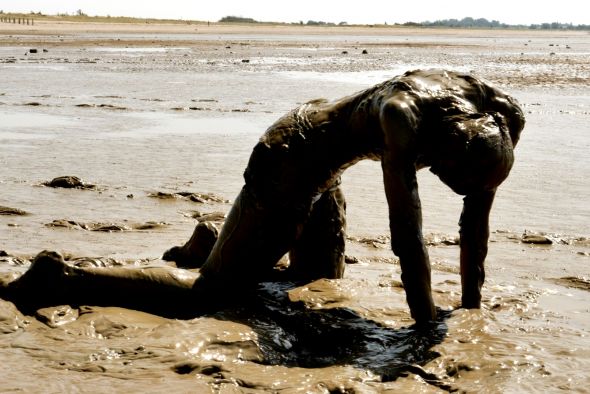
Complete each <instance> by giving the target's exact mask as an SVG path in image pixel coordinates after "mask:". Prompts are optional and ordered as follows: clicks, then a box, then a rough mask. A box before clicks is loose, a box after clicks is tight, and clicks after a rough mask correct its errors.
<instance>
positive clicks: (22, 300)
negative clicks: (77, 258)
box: [2, 250, 70, 308]
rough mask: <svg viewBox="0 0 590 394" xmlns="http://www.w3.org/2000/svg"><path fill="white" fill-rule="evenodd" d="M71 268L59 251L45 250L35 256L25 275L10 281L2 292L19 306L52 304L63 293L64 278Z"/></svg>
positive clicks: (35, 306) (29, 306)
mask: <svg viewBox="0 0 590 394" xmlns="http://www.w3.org/2000/svg"><path fill="white" fill-rule="evenodd" d="M69 269H70V267H68V265H67V264H66V263H65V262H64V260H63V257H62V256H61V255H60V254H59V253H57V252H53V251H48V250H44V251H43V252H41V253H39V254H38V255H37V256H35V258H34V259H33V262H32V263H31V267H30V268H29V269H28V270H27V271H26V272H25V273H24V274H23V275H22V276H21V277H19V278H18V279H16V280H14V281H12V282H10V283H8V284H7V285H6V287H4V288H3V289H2V290H3V291H2V292H3V293H4V297H5V298H6V299H7V300H9V301H13V302H14V303H15V304H17V306H21V305H22V306H23V307H27V308H37V307H41V306H44V305H46V304H48V303H49V304H51V303H52V302H53V301H54V300H57V299H58V298H59V295H60V294H61V293H62V289H63V283H62V282H63V281H62V278H63V277H64V275H65V274H66V272H67V271H68V270H69Z"/></svg>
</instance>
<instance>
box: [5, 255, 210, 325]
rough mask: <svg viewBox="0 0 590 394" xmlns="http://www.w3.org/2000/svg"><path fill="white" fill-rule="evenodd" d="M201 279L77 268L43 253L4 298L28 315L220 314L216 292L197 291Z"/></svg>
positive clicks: (160, 271)
mask: <svg viewBox="0 0 590 394" xmlns="http://www.w3.org/2000/svg"><path fill="white" fill-rule="evenodd" d="M198 277H199V274H196V273H193V272H191V271H186V270H182V269H176V268H171V267H141V268H137V267H129V268H123V267H110V268H79V267H73V266H70V265H68V264H67V263H66V262H65V261H64V260H63V258H62V256H61V255H60V254H59V253H56V252H49V251H43V252H41V253H39V254H38V255H37V256H36V257H35V259H34V260H33V262H32V264H31V267H30V268H29V270H28V271H26V272H25V273H24V274H23V275H22V276H21V277H19V278H18V279H16V280H14V281H12V282H9V283H4V284H2V285H0V297H1V298H3V299H6V300H9V301H12V302H14V304H15V305H17V307H18V308H19V309H21V310H22V311H23V312H25V313H30V312H34V311H35V310H36V309H39V308H43V307H47V306H55V305H66V304H67V305H73V306H79V305H97V306H119V307H126V308H130V309H136V310H141V311H145V312H151V313H156V314H159V315H162V316H169V317H195V316H198V315H199V314H202V313H205V312H210V311H214V310H215V309H216V308H219V305H220V303H217V302H215V301H217V300H221V298H220V297H216V294H215V292H210V291H209V290H210V289H206V288H204V287H201V288H199V289H198V291H196V290H195V289H194V287H193V285H194V283H195V280H196V279H197V278H198Z"/></svg>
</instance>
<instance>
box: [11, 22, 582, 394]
mask: <svg viewBox="0 0 590 394" xmlns="http://www.w3.org/2000/svg"><path fill="white" fill-rule="evenodd" d="M10 27H11V28H13V26H10ZM140 27H141V26H140ZM140 27H137V26H133V27H127V28H125V29H123V28H121V27H113V26H108V25H107V26H104V25H100V26H89V27H85V28H79V27H71V26H59V25H56V26H50V25H40V26H36V27H35V28H36V29H38V30H26V29H27V28H25V27H24V26H23V27H22V28H20V30H13V31H3V30H0V32H2V33H3V35H2V36H0V142H1V143H0V229H1V230H0V250H1V251H2V253H1V254H0V272H1V273H2V275H3V277H4V278H5V280H9V279H10V278H11V277H14V276H15V275H19V274H20V273H22V272H23V271H25V270H26V269H27V267H28V264H29V263H30V259H31V258H32V257H33V256H34V255H35V254H37V253H38V252H40V251H41V250H43V249H50V250H57V251H59V252H60V253H61V254H62V255H64V256H65V257H66V259H67V261H68V262H69V263H70V264H72V265H82V266H112V265H117V266H132V267H138V266H139V267H141V266H152V265H160V266H161V265H164V264H166V263H165V262H164V261H162V260H160V257H161V256H162V254H163V252H164V251H165V250H166V249H168V248H170V247H171V246H173V245H180V244H182V243H183V242H184V241H186V240H187V239H188V237H190V234H191V233H192V230H193V228H194V226H195V225H196V223H197V220H199V218H200V220H206V218H207V217H209V218H215V220H216V221H221V220H222V219H223V213H225V212H227V210H228V209H229V207H230V203H231V200H233V198H234V197H235V195H236V194H237V193H238V191H239V189H240V187H241V184H242V182H243V181H242V171H243V169H244V167H245V165H246V162H247V160H248V157H249V154H250V150H251V148H252V147H253V145H254V144H255V143H256V141H257V139H258V137H259V136H260V134H262V132H263V131H264V130H265V129H266V128H267V127H268V126H269V125H270V124H271V123H272V122H273V121H274V120H275V119H276V118H278V117H279V116H281V115H282V114H283V113H285V112H286V111H288V110H290V109H291V108H293V107H295V106H297V105H298V104H300V103H303V102H305V101H308V100H310V99H314V98H318V97H324V98H328V99H331V98H338V97H341V96H344V95H347V94H351V93H353V92H356V91H358V90H361V89H363V88H365V87H367V86H369V85H372V84H374V83H377V82H380V81H382V80H385V79H387V78H390V77H393V76H395V75H397V74H399V73H402V72H404V71H406V70H408V69H413V68H425V67H444V68H451V69H455V70H462V71H469V72H473V73H475V74H477V75H479V76H481V77H484V78H486V79H488V80H490V81H492V82H494V83H496V84H499V85H500V86H502V87H503V88H504V89H506V90H508V91H509V92H510V93H511V94H513V95H514V96H515V97H517V98H518V99H519V101H520V102H521V104H522V105H523V107H524V109H525V110H526V116H527V126H526V128H525V130H524V132H523V135H522V139H521V141H520V143H519V146H518V147H517V152H516V153H517V163H516V165H515V167H514V169H513V171H512V174H511V175H510V177H509V179H508V180H507V181H506V183H505V184H504V185H503V186H502V187H501V189H500V191H499V194H498V198H497V201H496V203H495V207H494V209H493V211H492V225H491V227H492V230H493V234H492V242H491V243H490V254H489V257H488V260H487V267H488V277H487V282H486V286H485V287H484V292H483V294H484V307H483V309H482V310H481V311H467V310H462V309H456V310H455V309H454V307H456V305H458V303H459V300H460V283H459V275H458V251H459V250H458V247H457V245H456V242H455V237H456V236H457V229H458V226H457V221H458V218H459V214H460V209H461V199H460V197H458V196H455V195H454V194H453V193H452V192H451V191H450V190H447V189H446V187H445V186H444V185H442V184H441V183H440V182H439V181H438V180H437V179H436V178H435V177H434V176H432V175H431V174H429V173H427V172H424V173H423V174H421V175H420V179H419V182H420V193H421V197H422V200H423V205H424V211H425V212H424V220H425V232H426V233H427V238H428V240H429V244H430V253H431V257H432V262H433V274H434V284H433V287H434V289H435V294H434V295H435V300H436V302H437V305H438V306H439V307H441V308H442V309H443V310H444V311H446V312H445V313H442V314H441V315H442V316H441V319H440V321H439V322H438V324H437V325H436V326H433V327H432V328H431V329H430V330H429V331H427V332H419V331H416V330H414V329H413V328H411V327H410V325H411V323H412V320H411V319H410V317H409V314H408V310H407V306H406V304H405V300H404V294H403V289H402V288H401V287H400V282H399V265H398V264H397V260H396V259H395V257H394V256H393V254H392V253H391V251H390V250H389V246H388V236H387V233H388V224H387V207H386V203H385V197H384V193H383V188H382V185H381V183H382V181H381V172H380V168H379V165H378V163H372V162H364V163H360V164H358V165H356V166H355V167H353V168H351V169H350V170H348V171H347V172H346V174H345V177H344V179H343V187H344V192H345V193H346V197H347V201H348V218H349V220H348V224H349V229H348V233H349V235H350V237H349V242H348V245H347V250H348V255H349V256H350V257H352V259H350V261H351V262H356V264H349V265H348V266H347V271H346V274H345V279H343V280H339V281H328V280H322V281H317V282H314V283H311V284H309V285H307V286H302V287H297V288H289V287H288V286H285V285H278V284H270V283H269V284H265V285H264V286H262V287H261V289H260V292H259V295H258V296H259V298H260V300H261V302H260V303H259V304H258V306H257V307H255V308H249V309H237V310H236V309H232V310H224V311H220V312H218V313H216V314H212V315H209V316H206V317H198V318H195V319H192V320H173V319H165V318H162V317H159V316H155V315H149V314H145V313H139V312H134V311H130V310H127V309H122V308H115V307H113V308H98V307H92V306H89V307H80V308H71V307H68V306H60V307H56V308H47V309H44V310H39V311H37V312H36V313H34V314H32V315H28V316H26V315H23V314H22V313H20V312H19V311H17V310H16V309H15V308H14V306H13V305H12V304H11V303H9V302H6V301H2V300H0V333H1V334H0V354H1V357H2V363H1V365H0V373H1V374H2V376H3V379H2V382H0V391H11V390H15V391H16V390H21V391H27V392H57V391H60V392H62V391H83V392H88V391H92V392H101V391H104V392H107V391H108V392H112V391H113V390H115V391H123V390H133V391H139V390H141V391H146V392H159V391H164V390H166V391H168V390H175V391H178V392H207V391H213V392H318V393H323V392H387V391H392V392H393V391H397V392H414V391H419V392H438V391H455V390H458V391H465V392H503V393H504V392H523V391H524V392H543V393H545V392H555V391H558V390H568V391H579V392H585V391H586V390H587V387H588V383H590V380H589V378H588V376H587V372H586V371H587V370H588V369H590V351H589V350H588V349H589V348H590V340H589V339H588V335H589V334H590V323H589V321H590V320H589V317H590V310H589V307H588V305H589V303H588V301H590V293H589V290H590V280H589V274H588V263H589V261H590V260H589V258H590V257H589V256H590V240H589V239H588V237H590V208H589V206H588V203H587V202H588V195H589V189H588V184H587V179H589V178H590V156H589V155H588V151H589V149H590V138H589V134H588V133H589V131H590V130H589V129H588V122H589V120H590V94H589V93H588V85H589V83H590V61H589V60H588V59H590V57H589V56H588V55H589V54H590V35H588V34H587V33H582V32H532V31H504V30H498V31H487V30H477V31H464V30H441V31H438V30H412V29H393V28H392V29H374V30H371V29H368V28H366V29H354V28H350V29H347V28H342V29H314V30H307V29H291V30H287V29H284V28H277V29H275V30H273V29H270V28H260V29H259V30H257V29H252V28H240V27H219V26H211V27H209V28H208V27H207V26H191V27H184V28H177V27H175V28H169V27H166V26H159V27H156V26H151V27H146V26H143V27H141V28H140ZM4 28H5V26H0V29H4ZM15 29H16V28H15ZM31 29H32V28H31ZM208 29H209V30H208ZM32 48H35V49H38V50H37V53H31V51H30V49H32ZM65 175H69V176H76V177H78V178H79V180H80V181H81V182H82V185H84V184H86V185H92V186H93V187H68V188H64V187H50V186H48V184H47V183H48V182H49V181H51V180H53V179H54V178H56V177H59V176H65ZM209 214H211V215H209ZM208 215H209V216H208Z"/></svg>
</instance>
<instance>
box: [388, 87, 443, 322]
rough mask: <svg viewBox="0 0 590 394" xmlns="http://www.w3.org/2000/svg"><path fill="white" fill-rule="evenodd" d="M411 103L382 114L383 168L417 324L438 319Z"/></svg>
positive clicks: (392, 105) (394, 104) (394, 241)
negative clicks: (424, 220) (418, 181)
mask: <svg viewBox="0 0 590 394" xmlns="http://www.w3.org/2000/svg"><path fill="white" fill-rule="evenodd" d="M408 103H409V104H411V100H410V99H409V98H405V97H402V98H401V99H400V100H392V101H391V102H389V103H388V104H387V105H386V106H384V107H383V109H382V111H381V125H382V128H383V131H384V133H385V147H384V152H383V155H382V161H381V165H382V168H383V182H384V186H385V193H386V196H387V203H388V205H389V225H390V230H391V246H392V249H393V252H394V253H395V254H396V255H397V256H398V257H399V259H400V265H401V269H402V282H403V284H404V289H405V291H406V297H407V301H408V305H409V307H410V311H411V314H412V317H413V318H414V320H416V322H417V323H425V322H427V321H430V320H433V319H434V318H435V317H436V311H435V307H434V302H433V300H432V295H431V284H430V261H429V258H428V252H427V250H426V247H425V246H424V241H423V237H422V210H421V204H420V197H419V195H418V184H417V180H416V167H415V165H416V163H415V161H416V154H415V146H414V145H415V126H414V125H415V121H414V120H415V119H414V118H413V111H412V106H411V105H408Z"/></svg>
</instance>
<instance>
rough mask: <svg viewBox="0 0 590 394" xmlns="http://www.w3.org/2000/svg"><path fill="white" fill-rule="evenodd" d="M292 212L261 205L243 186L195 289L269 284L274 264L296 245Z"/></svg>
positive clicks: (296, 219)
mask: <svg viewBox="0 0 590 394" xmlns="http://www.w3.org/2000/svg"><path fill="white" fill-rule="evenodd" d="M295 211H296V210H294V209H290V207H289V206H288V205H286V204H282V202H274V203H270V202H267V203H266V204H263V203H261V202H260V201H259V200H258V199H257V198H255V197H254V195H253V194H252V193H251V192H250V191H249V189H248V186H244V188H242V191H241V192H240V194H239V195H238V197H237V198H236V200H235V202H234V205H233V207H232V209H231V210H230V212H229V214H228V216H227V219H226V220H225V223H224V225H223V227H222V228H221V232H220V234H219V237H218V239H217V242H216V243H215V245H214V246H213V250H211V253H210V254H209V257H208V258H207V261H206V262H205V264H203V266H202V267H201V270H200V273H201V275H202V277H201V279H200V280H199V281H197V283H196V284H195V286H200V283H202V282H203V283H204V282H210V283H211V285H212V286H214V285H213V283H219V284H223V285H224V286H227V287H235V288H244V287H251V286H254V285H256V284H258V283H260V282H262V281H265V280H272V279H273V278H274V268H275V266H276V264H277V262H278V261H279V260H280V259H281V257H283V256H284V255H285V254H286V253H287V252H288V251H289V250H290V249H291V248H292V247H293V244H294V242H295V239H296V235H297V229H298V228H299V227H300V224H299V223H301V221H302V220H300V218H299V216H300V215H299V214H297V213H296V212H295Z"/></svg>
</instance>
